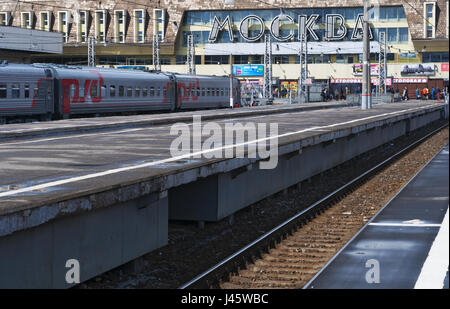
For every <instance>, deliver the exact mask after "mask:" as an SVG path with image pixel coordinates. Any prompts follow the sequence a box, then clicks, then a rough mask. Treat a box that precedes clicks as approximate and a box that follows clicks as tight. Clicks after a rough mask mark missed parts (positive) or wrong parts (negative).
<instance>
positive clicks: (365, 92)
mask: <svg viewBox="0 0 450 309" xmlns="http://www.w3.org/2000/svg"><path fill="white" fill-rule="evenodd" d="M368 7H369V0H364V24H363V79H362V93H361V109H371V108H372V97H371V95H372V92H371V89H370V86H371V85H370V62H369V58H370V40H369V11H368Z"/></svg>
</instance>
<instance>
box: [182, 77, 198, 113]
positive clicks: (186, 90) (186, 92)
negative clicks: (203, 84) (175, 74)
mask: <svg viewBox="0 0 450 309" xmlns="http://www.w3.org/2000/svg"><path fill="white" fill-rule="evenodd" d="M177 88H178V90H179V91H181V89H183V96H182V98H181V96H178V106H181V100H183V101H184V102H186V101H189V98H190V97H192V101H197V100H198V92H197V89H200V83H199V80H198V78H196V77H195V81H193V82H191V83H187V85H186V83H184V82H177ZM193 90H195V91H194V92H193ZM178 93H180V92H178Z"/></svg>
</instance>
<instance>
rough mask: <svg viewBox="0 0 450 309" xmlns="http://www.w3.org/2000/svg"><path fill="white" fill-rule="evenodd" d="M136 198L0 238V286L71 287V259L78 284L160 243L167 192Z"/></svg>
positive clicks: (164, 233)
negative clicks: (156, 196) (75, 263)
mask: <svg viewBox="0 0 450 309" xmlns="http://www.w3.org/2000/svg"><path fill="white" fill-rule="evenodd" d="M138 200H139V201H137V200H135V201H129V202H125V203H122V204H119V205H116V206H113V207H107V208H102V209H99V210H96V211H92V212H87V213H83V214H79V215H75V216H70V217H64V218H61V219H59V220H53V221H50V222H48V223H46V224H43V225H40V226H38V227H35V228H32V229H27V230H23V231H20V232H17V233H14V234H11V235H8V236H5V237H1V238H0V274H1V276H0V289H1V288H67V287H70V286H73V285H74V284H68V283H67V282H66V274H67V272H71V270H73V269H74V268H73V266H72V265H70V264H69V267H66V263H67V261H68V260H70V259H76V260H78V262H79V266H80V267H79V269H80V281H81V282H83V281H85V280H88V279H90V278H92V277H94V276H96V275H98V274H101V273H103V272H105V271H107V270H110V269H112V268H115V267H117V266H119V265H122V264H124V263H126V262H129V261H131V260H133V259H135V258H137V257H139V256H142V255H143V254H145V253H148V252H150V251H152V250H154V249H156V248H159V247H161V246H164V245H165V244H167V233H168V231H167V230H168V227H167V222H168V213H167V209H168V199H167V195H166V197H164V198H161V199H159V200H154V199H152V198H151V195H148V196H144V197H141V198H139V199H138ZM152 200H153V201H152ZM69 277H71V276H69ZM72 278H73V277H72Z"/></svg>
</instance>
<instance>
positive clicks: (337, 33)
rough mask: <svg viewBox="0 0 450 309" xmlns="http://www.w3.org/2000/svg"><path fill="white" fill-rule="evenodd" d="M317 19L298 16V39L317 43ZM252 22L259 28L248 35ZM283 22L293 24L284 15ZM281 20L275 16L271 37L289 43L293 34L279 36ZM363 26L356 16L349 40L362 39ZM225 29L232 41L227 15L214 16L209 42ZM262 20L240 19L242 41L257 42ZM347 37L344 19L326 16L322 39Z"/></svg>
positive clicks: (292, 21) (262, 31) (331, 39)
mask: <svg viewBox="0 0 450 309" xmlns="http://www.w3.org/2000/svg"><path fill="white" fill-rule="evenodd" d="M318 18H319V14H312V15H310V16H309V17H308V16H307V15H298V39H299V40H301V38H302V36H303V35H305V34H306V36H307V35H308V34H309V36H310V37H311V38H312V39H313V40H315V41H319V40H320V39H319V37H318V35H317V33H316V32H315V31H314V28H316V27H315V26H317V24H316V22H317V19H318ZM250 21H253V22H254V23H256V24H257V25H258V26H259V29H258V30H257V33H253V34H252V35H251V34H250V31H249V22H250ZM285 21H286V23H287V24H289V23H290V24H295V21H294V19H293V18H292V17H291V16H289V15H285ZM281 22H282V21H281V20H280V16H279V15H278V16H275V17H274V18H273V20H272V22H271V23H270V33H271V34H272V36H273V37H274V38H275V39H277V40H279V41H290V40H292V39H293V38H294V34H293V33H292V32H291V33H290V34H289V35H287V36H281V34H280V28H281ZM363 24H364V15H363V14H358V16H357V17H356V25H355V28H354V29H353V32H352V36H351V39H352V40H358V39H362V34H363V30H362V29H363ZM225 28H227V30H228V35H229V38H230V41H231V42H233V41H234V34H233V31H232V29H233V28H232V22H231V17H230V15H228V16H227V17H226V18H225V19H224V20H223V21H222V22H221V21H219V19H218V18H217V16H214V21H213V24H212V28H211V31H210V33H209V38H208V40H209V42H215V41H216V40H217V37H218V35H219V32H220V31H223V30H224V29H225ZM264 29H265V25H264V20H263V19H262V18H261V17H259V16H257V15H248V16H246V17H244V19H242V21H241V23H240V24H239V33H240V34H241V36H242V37H243V38H244V40H246V41H248V42H255V41H258V40H259V39H260V38H261V37H262V36H263V35H264ZM346 36H347V27H346V26H345V19H344V17H343V16H342V15H341V14H327V15H326V17H325V36H324V39H325V40H327V41H338V40H342V39H344V38H345V37H346ZM369 38H370V39H373V35H372V30H371V29H370V27H369Z"/></svg>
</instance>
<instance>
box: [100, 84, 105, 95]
mask: <svg viewBox="0 0 450 309" xmlns="http://www.w3.org/2000/svg"><path fill="white" fill-rule="evenodd" d="M100 94H101V96H102V97H106V85H102V87H101V88H100Z"/></svg>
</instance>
